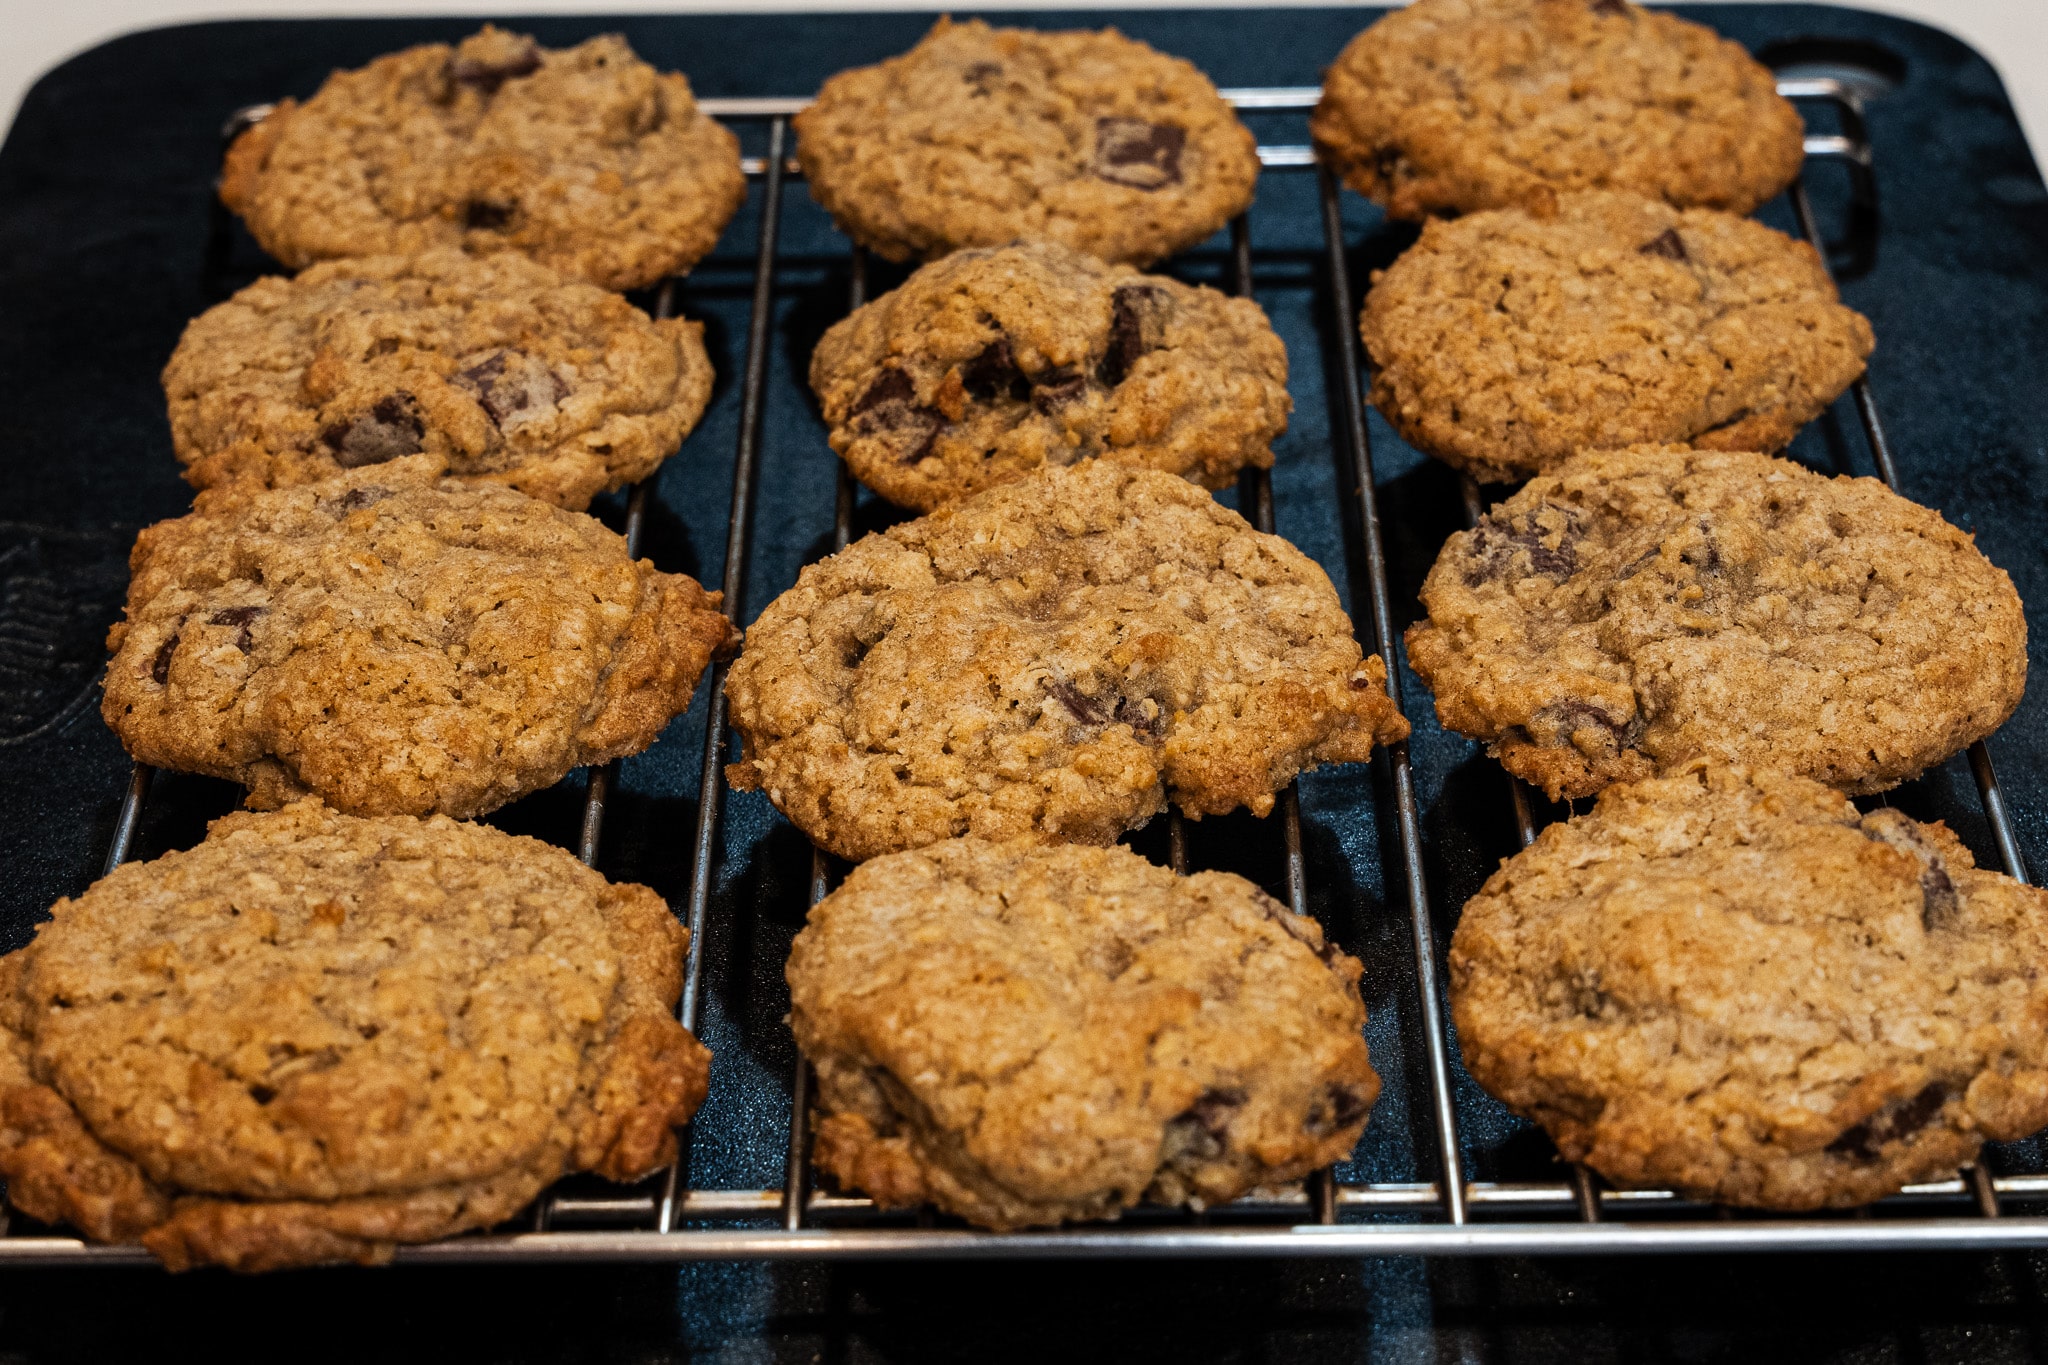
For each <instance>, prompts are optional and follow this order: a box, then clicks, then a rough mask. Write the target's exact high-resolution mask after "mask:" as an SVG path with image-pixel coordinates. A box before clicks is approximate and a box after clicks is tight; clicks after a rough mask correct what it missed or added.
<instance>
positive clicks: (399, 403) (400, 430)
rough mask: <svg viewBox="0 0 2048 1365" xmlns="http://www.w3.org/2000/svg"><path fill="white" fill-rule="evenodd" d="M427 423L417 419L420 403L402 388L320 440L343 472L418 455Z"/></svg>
mask: <svg viewBox="0 0 2048 1365" xmlns="http://www.w3.org/2000/svg"><path fill="white" fill-rule="evenodd" d="M426 434H427V424H426V423H425V422H423V421H421V420H420V409H419V404H418V403H417V402H415V401H414V399H413V396H412V395H411V394H409V393H407V392H405V391H404V390H403V389H401V390H399V391H398V392H397V393H390V394H386V395H385V396H384V397H382V398H379V399H378V400H377V401H376V403H375V404H373V405H372V406H371V408H370V410H369V411H368V412H366V413H364V414H363V415H362V416H360V417H358V418H356V419H355V420H353V421H349V422H336V423H334V424H333V425H332V426H330V427H328V428H327V430H325V431H323V432H321V433H320V439H321V440H322V441H325V442H326V443H327V448H328V449H329V450H331V451H333V452H334V462H335V463H336V464H338V465H340V466H341V467H342V468H343V469H359V468H361V467H362V466H364V465H367V464H383V463H384V462H385V461H386V460H395V459H397V458H398V457H399V456H401V455H417V454H419V453H420V451H422V450H424V449H425V448H426V447H425V446H424V445H422V444H421V438H422V437H424V436H425V435H426Z"/></svg>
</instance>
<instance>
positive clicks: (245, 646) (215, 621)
mask: <svg viewBox="0 0 2048 1365" xmlns="http://www.w3.org/2000/svg"><path fill="white" fill-rule="evenodd" d="M267 610H269V609H268V608H267V607H222V608H221V609H220V610H219V611H217V612H215V613H214V614H213V615H211V616H209V617H207V618H206V623H207V624H208V625H210V626H240V627H241V629H240V630H239V631H237V632H236V633H235V648H236V649H239V650H241V651H242V652H243V653H244V654H247V653H248V652H249V647H250V646H251V645H252V644H254V643H255V636H254V635H253V634H251V633H250V630H249V626H250V625H251V623H253V622H254V621H255V620H256V618H257V617H259V616H261V615H263V613H264V612H265V611H267Z"/></svg>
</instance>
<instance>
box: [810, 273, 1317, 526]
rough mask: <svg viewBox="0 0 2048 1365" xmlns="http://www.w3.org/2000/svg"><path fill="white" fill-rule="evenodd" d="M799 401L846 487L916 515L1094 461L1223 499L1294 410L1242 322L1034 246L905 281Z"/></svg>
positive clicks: (1167, 288)
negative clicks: (1218, 492)
mask: <svg viewBox="0 0 2048 1365" xmlns="http://www.w3.org/2000/svg"><path fill="white" fill-rule="evenodd" d="M811 387H812V388H813V389H815V390H816V391H817V394H818V401H819V403H820V404H821V405H822V406H823V407H824V411H825V421H826V422H827V424H828V425H829V426H830V427H831V433H830V439H831V442H832V448H833V449H834V450H836V451H838V452H839V453H840V455H842V456H843V457H845V459H846V462H847V464H848V465H849V466H851V467H852V469H853V472H854V474H855V475H856V476H857V477H858V478H859V479H860V481H861V482H862V483H865V484H866V485H868V487H870V488H872V489H874V490H875V491H876V492H878V493H880V494H881V495H882V496H883V497H885V498H888V499H889V500H890V501H891V502H894V503H898V504H901V505H902V506H905V507H914V508H916V509H918V510H919V511H927V512H928V511H930V510H931V509H932V508H934V507H937V506H939V505H940V504H942V503H946V502H950V501H952V500H953V499H955V498H959V497H964V496H966V495H967V494H970V493H978V492H980V491H981V490H982V489H984V488H988V487H991V486H993V485H995V484H998V483H1003V482H1005V481H1007V480H1010V479H1014V478H1016V477H1017V476H1018V475H1020V474H1023V473H1025V472H1026V471H1029V470H1032V469H1036V468H1038V467H1039V466H1040V465H1049V464H1050V465H1064V464H1072V463H1074V462H1075V461H1076V460H1083V459H1088V458H1090V457H1095V456H1100V457H1101V458H1103V459H1107V460H1115V461H1117V462H1118V463H1121V464H1129V465H1139V466H1142V467H1144V468H1148V469H1163V470H1165V471H1166V472H1167V473H1169V474H1179V475H1181V476H1183V477H1185V478H1188V479H1192V480H1193V481H1194V482H1196V483H1199V484H1201V485H1202V486H1203V487H1205V488H1222V487H1225V486H1227V485H1228V484H1230V483H1231V482H1232V481H1233V480H1235V479H1236V477H1237V473H1238V471H1239V470H1240V469H1243V468H1244V467H1246V466H1247V465H1252V466H1257V467H1259V468H1262V469H1263V468H1267V467H1269V466H1270V465H1271V464H1272V463H1273V451H1272V442H1273V440H1274V439H1275V438H1276V437H1278V436H1279V435H1280V433H1281V432H1283V431H1285V430H1286V429H1287V414H1288V413H1289V412H1290V411H1291V410H1292V408H1293V401H1292V400H1291V399H1289V398H1288V396H1287V348H1286V347H1285V346H1283V345H1282V344H1281V342H1280V338H1279V337H1277V336H1275V335H1274V334H1273V328H1272V326H1271V325H1270V324H1269V323H1268V322H1267V321H1266V315H1265V314H1264V313H1263V312H1261V311H1260V310H1259V306H1258V305H1257V304H1255V303H1253V302H1252V301H1251V300H1249V299H1236V298H1230V297H1228V296H1226V295H1224V294H1220V293H1218V292H1217V291H1215V290H1213V289H1202V288H1197V287H1194V286H1192V285H1185V284H1182V283H1180V282H1179V281H1177V280H1169V279H1163V278H1161V277H1159V276H1157V275H1141V274H1139V273H1138V272H1137V271H1136V270H1133V269H1131V268H1130V267H1129V266H1118V265H1107V264H1104V263H1103V262H1102V261H1100V260H1097V259H1096V258H1095V257H1093V256H1089V255H1086V254H1085V253H1083V252H1079V251H1075V250H1074V249H1073V248H1071V247H1064V246H1059V245H1056V244H1054V243H1050V242H1030V243H1019V244H1018V245H1016V246H1009V247H1000V248H983V249H974V250H966V251H957V252H955V253H953V254H952V255H951V256H948V257H946V258H945V259H943V260H940V261H936V262H934V263H933V264H931V265H928V266H926V267H924V268H923V269H922V270H919V271H918V272H917V273H916V274H915V275H912V276H911V277H910V279H909V281H908V282H906V283H905V284H904V285H903V287H902V288H900V289H897V290H895V291H894V292H892V293H889V294H885V295H883V296H882V297H881V298H879V299H876V300H875V301H874V302H873V303H870V304H868V305H867V306H866V307H864V308H861V309H858V310H856V311H855V312H854V314H853V315H852V316H851V317H848V318H846V319H845V320H843V321H841V322H840V323H839V324H838V325H837V326H835V327H833V328H832V329H831V330H830V331H828V332H826V333H825V337H824V340H822V341H820V342H819V343H818V349H817V350H816V351H815V352H813V353H812V356H811Z"/></svg>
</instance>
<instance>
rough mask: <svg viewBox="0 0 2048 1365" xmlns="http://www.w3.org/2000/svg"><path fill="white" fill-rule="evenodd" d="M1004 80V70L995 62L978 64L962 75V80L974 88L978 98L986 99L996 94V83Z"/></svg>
mask: <svg viewBox="0 0 2048 1365" xmlns="http://www.w3.org/2000/svg"><path fill="white" fill-rule="evenodd" d="M1002 78H1003V68H1002V67H1001V66H999V65H997V64H996V63H994V62H976V63H975V64H974V65H973V66H970V67H968V68H967V69H966V70H965V71H963V72H961V73H960V79H961V80H963V81H966V82H967V84H968V85H969V86H971V87H973V90H974V93H975V94H976V95H977V96H981V97H986V96H988V95H992V94H994V93H995V88H996V82H997V81H1000V80H1001V79H1002Z"/></svg>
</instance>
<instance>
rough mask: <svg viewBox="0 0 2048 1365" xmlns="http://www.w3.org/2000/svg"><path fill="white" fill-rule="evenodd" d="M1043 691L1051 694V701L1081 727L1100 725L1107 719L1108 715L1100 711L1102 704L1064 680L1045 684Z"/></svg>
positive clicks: (1060, 679)
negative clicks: (1058, 705)
mask: <svg viewBox="0 0 2048 1365" xmlns="http://www.w3.org/2000/svg"><path fill="white" fill-rule="evenodd" d="M1045 690H1046V691H1048V692H1050V693H1052V696H1053V700H1054V701H1057V702H1058V703H1059V704H1060V705H1061V706H1064V707H1066V708H1067V714H1068V715H1070V716H1072V717H1073V718H1074V719H1075V720H1078V721H1080V722H1081V723H1082V724H1083V725H1100V724H1102V723H1103V722H1104V721H1106V720H1108V719H1109V713H1108V712H1107V711H1105V710H1103V709H1102V703H1101V702H1099V701H1097V700H1096V699H1095V698H1093V697H1091V696H1089V695H1088V694H1087V693H1085V692H1083V691H1082V690H1081V689H1080V688H1078V687H1076V686H1074V685H1073V684H1072V683H1070V682H1068V681H1067V680H1066V679H1065V678H1054V679H1052V680H1051V681H1049V682H1047V683H1046V685H1045Z"/></svg>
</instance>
